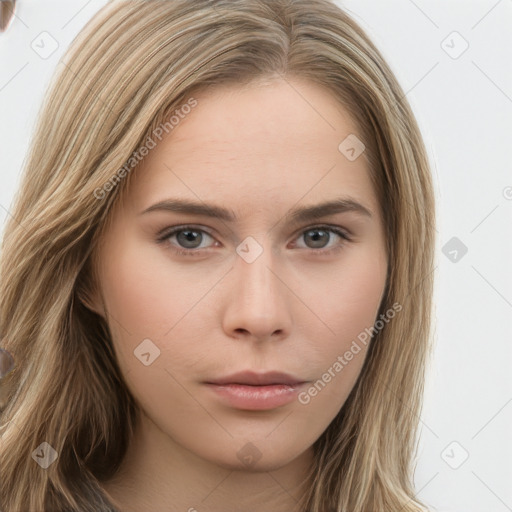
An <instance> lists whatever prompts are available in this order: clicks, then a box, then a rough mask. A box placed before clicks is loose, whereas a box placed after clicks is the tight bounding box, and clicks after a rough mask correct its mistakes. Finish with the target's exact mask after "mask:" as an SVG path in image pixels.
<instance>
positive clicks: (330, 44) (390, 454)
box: [0, 0, 435, 512]
mask: <svg viewBox="0 0 512 512" xmlns="http://www.w3.org/2000/svg"><path fill="white" fill-rule="evenodd" d="M273 77H274V78H275V77H277V78H279V77H281V78H283V79H287V80H288V79H292V78H293V77H297V78H301V79H306V80H309V81H311V82H313V83H315V84H318V85H320V86H323V87H326V88H327V89H328V90H329V91H330V92H331V94H333V95H334V96H335V97H336V98H338V99H339V101H340V103H341V104H342V105H343V106H344V107H345V108H346V109H348V111H349V112H350V113H351V115H352V116H353V119H354V120H355V121H356V122H357V123H358V126H359V127H360V131H361V134H362V136H363V140H364V142H365V144H366V151H365V157H366V158H368V160H369V163H370V164H371V178H372V180H373V183H374V186H375V190H376V193H377V194H378V198H379V200H380V205H381V210H382V215H383V218H384V221H385V230H386V236H387V244H388V257H389V270H388V281H387V285H386V291H385V295H384V298H383V300H382V304H381V309H380V311H379V313H383V312H385V311H388V310H389V309H390V308H392V305H393V304H396V303H399V304H400V305H401V307H402V310H401V311H400V314H397V315H396V317H395V318H393V320H391V321H389V322H387V323H386V325H385V326H384V327H383V328H382V329H380V330H378V332H376V333H375V334H374V336H373V339H372V343H371V344H370V345H369V348H368V353H367V357H366V359H365V362H364V366H363V368H362V371H361V374H360V376H359V378H358V380H357V382H356V385H355V386H354V388H353V390H352V392H351V394H350V396H349V398H348V399H347V401H346V403H345V404H344V406H343V407H342V409H341V411H340V412H339V414H338V416H337V417H336V418H335V419H334V420H333V422H332V423H331V424H330V425H329V427H328V428H327V430H326V431H325V432H324V433H323V434H322V436H321V437H320V438H319V439H318V441H317V442H316V443H315V445H314V452H315V464H314V467H313V468H312V471H311V475H310V478H309V480H308V487H307V489H308V491H307V493H306V495H305V497H304V506H303V510H304V511H307V512H327V511H331V510H334V511H338V512H341V511H344V512H370V511H371V512H377V511H379V512H389V511H390V510H392V511H398V510H400V511H401V512H413V511H415V512H417V511H419V510H425V509H426V507H425V506H424V505H423V504H422V503H421V502H420V501H419V500H418V499H416V498H415V496H414V488H413V484H412V479H411V475H412V472H413V457H414V456H415V451H416V443H417V437H416V436H417V426H418V422H419V415H420V412H421V402H422V394H423V385H424V375H425V367H426V364H427V362H428V355H429V353H430V351H431V345H430V322H431V299H432V288H433V277H432V271H433V258H434V245H435V236H434V231H435V229H434V223H435V212H434V209H435V205H434V194H433V187H432V182H431V175H430V169H429V162H428V158H427V155H426V151H425V147H424V144H423V141H422V138H421V134H420V131H419V128H418V126H417V123H416V121H415V118H414V115H413V113H412V110H411V108H410V106H409V104H408V102H407V100H406V98H405V95H404V92H403V90H402V89H401V87H400V85H399V84H398V83H397V81H396V79H395V77H394V75H393V73H392V71H391V69H390V68H389V67H388V65H387V64H386V62H385V61H384V59H383V57H382V55H381V54H380V53H379V51H378V50H377V49H376V47H375V46H374V44H373V43H372V42H371V40H370V39H369V37H368V36H367V35H366V34H365V32H364V31H363V30H362V28H361V27H360V26H358V25H357V24H356V22H355V21H354V20H353V19H351V18H350V17H349V16H348V15H347V14H346V13H344V12H343V11H342V10H341V9H340V8H339V7H338V6H336V5H335V4H334V3H333V2H331V1H329V0H258V1H256V0H195V1H189V0H172V1H162V0H129V1H113V2H110V3H108V4H107V5H106V6H105V7H104V8H102V9H101V10H100V11H99V12H98V13H97V14H96V15H95V16H94V18H93V19H92V20H91V21H90V22H89V23H88V24H87V26H86V27H85V28H84V29H83V30H82V31H81V32H80V34H79V35H78V36H77V38H76V39H75V40H74V41H73V43H72V45H71V47H70V48H69V50H68V51H67V53H66V55H65V56H64V58H63V60H62V62H61V63H60V65H59V69H58V72H57V73H56V75H55V77H54V80H53V82H52V84H51V87H50V90H49V92H48V94H47V96H46V100H45V103H44V105H43V108H42V110H41V113H40V117H39V118H38V122H37V125H36V131H35V133H34V136H33V140H32V144H31V148H30V152H29V155H28V158H27V161H26V166H25V168H24V174H23V177H22V183H21V187H20V190H19V193H18V195H17V197H16V199H15V201H14V203H13V206H12V208H11V214H10V217H9V220H8V222H7V224H6V227H5V233H4V239H3V245H2V252H1V260H0V315H1V316H0V339H1V345H2V347H3V348H5V349H7V350H8V351H9V352H10V353H11V354H12V355H13V356H14V359H15V362H16V367H15V369H14V370H13V371H12V372H11V373H10V374H9V375H8V377H6V378H5V379H4V383H3V386H5V388H6V389H7V390H8V401H7V403H6V404H5V406H4V408H3V410H2V411H1V415H0V420H1V421H0V428H1V430H0V432H1V446H0V467H1V469H2V475H1V484H0V509H1V510H2V512H40V511H43V510H44V511H48V512H50V511H51V512H64V511H71V510H72V511H80V512H83V511H88V512H100V511H104V512H106V511H111V510H115V509H114V507H113V506H112V504H111V503H109V501H108V499H107V497H106V496H105V494H104V493H103V492H102V489H101V487H100V483H101V482H102V481H106V480H107V479H109V478H110V477H111V476H113V475H114V474H115V472H116V470H117V469H118V468H119V466H120V463H121V461H122V459H123V455H124V453H125V451H126V449H127V446H128V443H129V441H130V438H131V436H132V435H133V432H134V425H135V421H136V418H137V414H138V411H137V408H136V405H135V403H134V400H133V398H132V397H131V395H130V393H129V391H128V389H127V387H126V385H125V381H124V380H123V376H122V374H121V372H120V369H119V367H118V365H117V362H116V359H115V357H114V352H113V348H112V342H111V336H110V332H109V329H108V327H107V325H106V324H105V323H104V321H103V319H102V318H101V317H100V316H98V315H96V314H95V313H93V312H92V311H90V310H89V309H88V308H87V307H86V306H85V305H84V301H85V300H86V299H87V297H88V296H89V295H88V294H89V293H90V291H91V290H92V289H93V287H94V286H95V284H96V281H95V276H94V274H93V270H92V265H91V255H92V254H93V251H94V249H95V247H96V244H97V242H98V240H99V238H100V236H101V234H102V232H103V229H104V228H105V227H106V225H107V222H108V221H109V219H110V213H111V211H112V208H114V206H115V205H116V204H117V201H119V200H120V198H121V197H122V196H123V193H124V191H126V190H127V187H128V186H129V183H130V178H131V177H132V176H133V174H134V172H136V171H135V170H134V171H133V172H132V171H127V170H126V169H127V167H126V162H127V161H128V160H129V159H130V158H132V156H133V154H134V151H136V150H137V148H140V147H141V146H142V145H143V144H144V141H146V140H147V138H148V136H149V135H150V134H152V133H153V132H154V130H155V129H156V128H157V127H158V126H160V125H161V124H162V122H165V121H166V120H168V119H169V117H170V116H171V115H172V114H173V112H176V111H177V110H178V109H179V108H180V107H182V105H185V104H186V103H187V102H189V101H190V99H191V98H192V97H193V94H195V93H197V92H198V91H200V90H201V89H203V88H207V87H216V86H222V85H223V84H225V85H228V84H231V85H233V84H239V85H242V84H248V83H251V82H253V81H255V80H260V79H268V78H273ZM212 129H213V128H212ZM340 142H341V141H340ZM123 167H124V169H125V172H124V173H123V176H124V174H126V176H124V178H123V179H119V180H118V182H116V186H112V187H110V188H109V190H108V193H107V192H105V184H106V183H112V177H113V176H116V172H117V171H118V170H119V169H122V168H123ZM119 175H120V174H119V173H118V174H117V176H119ZM98 191H101V194H100V193H99V192H98ZM42 443H47V445H46V444H42ZM48 445H49V446H48ZM50 447H51V449H53V450H55V454H54V452H53V451H52V450H51V449H50ZM38 450H39V452H40V453H41V456H42V454H45V457H47V458H48V457H51V455H52V454H54V455H57V456H58V458H57V460H56V462H55V463H53V464H50V465H49V466H48V467H46V468H43V467H42V465H41V464H36V462H35V461H36V460H37V456H38V453H39V452H38ZM48 462H50V459H48Z"/></svg>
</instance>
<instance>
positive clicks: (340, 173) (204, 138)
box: [132, 80, 375, 208]
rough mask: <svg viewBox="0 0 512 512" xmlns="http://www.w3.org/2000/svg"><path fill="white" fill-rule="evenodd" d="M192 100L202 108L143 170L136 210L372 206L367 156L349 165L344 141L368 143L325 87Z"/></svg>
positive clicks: (276, 84) (233, 92)
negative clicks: (353, 202) (164, 202)
mask: <svg viewBox="0 0 512 512" xmlns="http://www.w3.org/2000/svg"><path fill="white" fill-rule="evenodd" d="M193 97H194V98H195V99H196V101H197V106H196V107H195V108H193V109H192V110H191V111H190V113H189V114H187V115H186V116H183V119H181V120H180V121H179V124H178V125H177V126H175V127H174V128H173V129H172V131H170V132H169V133H168V134H166V135H165V136H164V137H163V138H162V140H161V141H156V142H157V146H156V147H155V148H154V149H152V150H151V152H150V153H149V155H148V156H146V157H145V159H144V160H143V162H142V165H141V166H140V169H138V172H137V177H136V184H134V186H133V188H132V192H133V193H132V196H133V200H134V201H135V202H136V203H137V205H138V206H139V207H141V208H142V207H143V206H145V205H147V202H150V201H155V202H156V201H158V200H161V199H163V198H164V196H165V195H166V194H167V195H169V194H174V195H175V194H176V193H178V194H179V195H180V196H182V197H192V196H195V199H197V197H199V198H206V197H215V198H216V199H217V200H218V201H221V202H223V201H224V202H229V203H230V204H233V203H236V201H237V198H239V199H240V200H242V197H243V198H244V199H243V201H244V204H245V205H246V206H247V205H248V202H249V203H251V207H253V206H256V207H257V206H258V205H259V206H260V207H262V206H263V205H265V204H267V205H271V204H272V202H275V201H280V202H281V203H283V202H284V201H288V202H290V203H295V202H297V201H298V200H299V199H300V198H301V197H305V196H306V195H307V199H308V200H309V201H314V200H315V196H318V197H322V198H325V195H326V194H327V193H329V192H330V191H332V192H333V194H336V196H338V195H339V193H343V192H346V193H347V194H349V195H352V196H353V197H354V196H359V198H363V197H364V198H366V201H367V203H369V204H371V205H372V206H375V204H374V203H375V197H374V194H373V190H372V186H371V182H370V177H369V169H368V160H367V158H366V155H365V154H364V152H363V153H362V154H361V155H360V156H359V157H358V158H356V159H355V160H350V159H349V158H347V156H346V154H345V153H344V152H343V151H342V150H340V144H341V143H343V141H345V140H346V139H347V137H354V136H356V137H357V138H358V139H360V140H361V139H362V138H363V136H362V134H361V133H360V132H359V129H358V127H357V123H356V122H355V120H353V119H352V118H351V117H350V115H349V114H348V112H347V111H346V110H345V108H344V107H343V106H342V105H341V104H340V103H339V101H338V100H337V98H336V97H335V96H334V95H333V94H332V93H331V92H330V91H328V90H326V89H325V88H323V87H321V86H318V85H316V84H312V83H310V82H307V81H297V80H293V81H291V80H275V81H272V82H270V83H265V84H251V85H249V86H244V87H236V86H230V87H216V88H214V89H212V90H208V91H202V92H200V93H198V94H197V95H194V96H193ZM283 191H286V197H283ZM234 208H236V206H234Z"/></svg>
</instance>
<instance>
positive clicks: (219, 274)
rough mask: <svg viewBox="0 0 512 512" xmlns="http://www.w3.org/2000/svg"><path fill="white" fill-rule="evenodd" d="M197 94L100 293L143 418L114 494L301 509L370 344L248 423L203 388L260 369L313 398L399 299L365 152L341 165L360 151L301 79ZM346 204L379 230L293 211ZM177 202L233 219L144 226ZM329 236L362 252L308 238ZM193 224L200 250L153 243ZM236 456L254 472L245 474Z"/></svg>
mask: <svg viewBox="0 0 512 512" xmlns="http://www.w3.org/2000/svg"><path fill="white" fill-rule="evenodd" d="M194 97H195V98H196V99H197V100H198V106H197V107H195V108H194V109H193V110H192V112H191V113H190V114H189V115H188V116H187V117H186V118H185V119H184V120H182V121H181V122H180V124H179V125H178V126H177V127H176V128H175V129H174V130H173V131H172V132H170V133H169V135H167V136H166V137H165V138H163V140H162V141H161V142H160V143H159V144H158V146H157V147H156V148H154V149H152V150H151V152H150V154H149V155H148V156H147V157H146V158H145V159H144V161H143V162H142V164H141V165H140V168H138V169H137V170H136V174H135V175H134V176H132V178H133V181H132V183H131V184H130V189H129V191H128V194H127V196H126V197H125V200H124V201H123V202H122V203H120V206H119V207H118V208H117V210H116V211H114V212H113V214H112V215H113V217H112V223H111V225H110V227H109V228H108V230H107V231H106V232H105V233H104V236H103V238H102V240H101V244H100V246H99V248H98V252H97V254H96V257H97V258H96V259H97V265H98V266H97V269H98V276H99V288H98V289H99V292H98V294H97V295H96V296H93V300H92V302H91V303H89V304H88V305H89V307H91V309H93V310H95V311H96V312H98V314H101V315H102V316H104V317H105V319H106V321H107V322H108V324H109V326H110V329H111V332H112V336H113V343H114V347H115V351H116V355H117V358H118V360H119V364H120V368H121V370H122V372H123V374H124V377H125V380H126V382H127V385H128V387H129V389H130V391H131V393H132V394H133V396H134V397H135V399H136V401H137V403H138V404H139V406H140V408H141V413H142V414H141V421H140V422H139V424H138V425H137V430H136V435H135V438H134V440H133V443H132V445H131V446H130V448H129V450H128V453H127V456H126V458H125V460H124V463H123V466H122V468H121V470H120V471H119V473H118V474H117V476H116V478H114V479H113V480H111V481H109V482H106V483H105V484H104V489H105V491H106V492H107V494H108V496H110V498H111V499H112V501H113V503H114V504H116V506H117V507H118V508H119V510H121V511H123V512H132V511H133V512H136V511H140V510H153V511H169V510H171V509H172V510H183V511H190V512H192V511H194V510H197V511H198V512H206V511H212V512H213V511H217V512H218V511H220V510H222V511H223V512H230V511H232V512H234V511H238V510H240V509H243V510H244V511H245V512H256V511H261V510H272V511H274V512H281V511H298V510H299V505H298V499H299V498H300V496H301V492H302V491H303V488H302V487H301V484H302V483H303V480H304V477H305V474H306V471H307V470H308V469H309V468H310V467H311V464H312V461H313V451H312V445H313V443H314V442H315V441H316V440H317V439H318V438H319V437H320V436H321V434H322V433H323V432H324V431H325V430H326V428H327V427H328V426H329V424H330V423H331V421H332V420H333V419H334V417H335V416H336V415H337V414H338V412H339V411H340V408H341V407H342V405H343V404H344V402H345V400H346V398H347V396H348V395H349V393H350V391H351V389H352V388H353V386H354V384H355V382H356V379H357V377H358V375H359V373H360V370H361V367H362V364H363V362H364V357H365V354H366V350H367V347H364V346H362V350H361V351H360V352H359V353H358V354H357V355H355V356H354V357H353V359H352V360H351V361H350V362H348V364H347V365H346V366H345V367H344V368H343V371H342V372H340V373H338V374H336V376H335V377H334V378H332V379H331V381H330V382H329V383H328V384H327V385H326V386H325V387H324V389H323V390H322V391H321V392H319V393H318V394H317V395H316V396H315V397H313V398H311V400H310V402H309V403H308V404H306V405H305V404H302V403H300V402H299V401H298V400H293V401H292V402H291V403H288V404H286V405H283V406H280V407H276V408H274V409H271V410H262V411H249V410H241V409H238V408H234V407H231V406H229V405H226V403H224V402H223V401H222V400H220V399H219V397H218V396H217V395H216V394H215V393H213V392H212V391H211V390H210V389H208V388H207V386H206V385H205V384H204V381H205V380H208V379H213V378H219V377H222V376H226V375H229V374H231V373H233V372H235V371H241V370H248V369H252V370H254V371H258V372H263V371H270V370H277V371H284V372H287V373H290V374H293V375H295V376H297V377H300V378H301V379H302V380H304V381H309V382H310V383H314V382H316V381H317V380H318V379H321V378H322V375H323V374H324V373H325V372H327V371H328V369H329V368H330V367H332V366H333V363H334V362H335V361H336V360H337V358H338V356H340V355H343V354H344V353H345V352H346V351H347V350H348V349H349V348H350V345H351V343H352V342H353V341H354V340H355V339H356V337H357V335H358V334H359V333H361V332H362V331H363V330H364V329H365V328H369V327H371V326H372V325H373V324H374V322H375V320H376V315H377V312H378V308H379V305H380V303H381V300H382V297H383V292H384V289H385V284H386V270H387V255H386V250H385V239H384V229H383V224H382V219H381V216H380V214H379V205H378V201H377V198H376V195H375V192H374V190H373V187H372V184H371V181H370V176H369V169H368V167H367V165H368V161H367V159H366V156H365V154H364V153H363V154H362V155H361V156H360V157H359V158H357V159H356V160H354V161H349V159H347V158H346V157H345V155H344V154H342V153H341V152H340V151H339V150H338V146H339V144H340V143H341V142H342V141H343V140H344V139H345V138H346V137H347V136H348V135H349V134H356V135H358V136H359V138H360V139H361V138H362V136H361V135H360V134H359V132H358V129H357V126H356V124H355V123H354V122H353V120H352V119H351V118H350V116H349V115H348V114H347V112H346V111H345V110H344V109H343V108H342V107H341V106H340V105H339V104H338V103H337V101H336V99H335V98H334V97H333V96H332V95H331V94H330V93H329V92H328V91H326V90H325V89H323V88H320V87H319V86H317V85H315V84H311V83H309V82H306V81H300V80H298V79H294V80H287V81H284V80H282V79H276V80H275V81H271V82H266V83H257V84H252V85H251V86H246V87H243V88H240V87H225V86H224V87H221V88H216V89H213V90H210V91H207V92H203V93H201V94H199V95H196V96H194ZM339 197H345V198H347V197H348V198H350V199H352V200H354V201H357V202H358V203H360V204H362V205H363V206H365V207H366V208H367V209H368V210H369V211H370V213H371V216H366V215H363V214H360V213H359V212H357V211H348V212H341V213H336V214H331V215H328V216H325V217H322V218H319V219H314V220H309V221H305V222H302V223H300V224H298V225H292V224H290V222H288V221H286V220H285V215H286V213H287V212H288V211H289V210H290V209H292V208H296V207H301V206H311V205H316V204H318V203H321V202H324V201H327V200H331V199H335V198H339ZM168 198H180V199H185V198H186V199H190V200H194V201H205V202H208V203H214V204H216V205H221V206H224V207H227V208H229V209H231V210H232V211H233V212H234V214H236V217H237V220H236V221H234V222H227V221H222V220H219V219H216V218H212V217H207V216H198V215H191V214H184V213H179V212H171V211H152V212H150V213H145V214H140V212H142V211H143V210H145V209H146V208H148V207H149V206H151V205H153V204H155V203H157V202H159V201H162V200H164V199H168ZM198 198H199V199H198ZM325 224H327V225H329V226H332V227H339V228H340V229H342V230H344V231H345V232H346V233H347V234H350V240H349V241H347V240H344V239H343V238H341V237H340V236H339V235H337V234H336V233H334V232H330V231H326V232H325V231H322V229H321V228H317V229H320V232H317V231H314V232H313V233H312V234H311V233H310V231H311V229H313V228H315V227H317V226H319V225H320V226H322V225H325ZM183 225H192V226H193V228H194V229H195V232H196V233H197V231H198V230H201V231H199V234H196V235H195V237H192V238H189V239H188V244H187V239H185V238H183V232H182V235H181V237H180V239H179V238H178V236H177V235H174V236H172V237H170V238H169V239H168V240H167V241H166V242H165V243H163V244H158V243H157V238H158V234H159V232H161V231H162V230H163V229H164V228H167V227H172V226H183ZM184 229H185V228H184ZM185 231H187V230H186V229H185ZM308 234H309V236H308ZM201 235H202V238H201ZM315 235H316V236H317V237H318V236H319V235H320V237H319V238H317V239H316V241H315V238H314V237H315ZM249 236H250V237H253V238H254V239H255V240H256V241H257V242H258V243H259V244H260V246H261V248H262V249H263V252H262V254H261V255H259V257H258V258H257V259H255V261H253V262H252V263H248V262H247V261H246V260H244V259H243V258H242V257H241V256H239V254H237V252H236V249H237V247H238V246H239V245H240V244H241V243H242V242H243V241H244V239H246V237H249ZM183 240H184V241H183ZM173 248H174V249H178V250H179V249H182V250H187V249H188V250H189V252H193V251H196V255H195V256H193V255H192V256H185V255H179V254H177V253H176V252H174V250H173ZM331 248H338V250H336V251H334V252H331V253H325V254H323V255H322V254H321V250H322V249H324V250H325V249H331ZM251 250H254V248H253V249H251ZM197 254H199V255H197ZM145 339H150V340H151V342H152V343H153V344H154V346H156V347H158V349H159V350H160V355H159V357H157V358H156V359H155V360H154V361H153V362H152V363H151V364H149V365H148V366H146V365H144V364H142V363H141V361H140V360H139V359H138V358H137V357H135V356H134V351H136V350H137V347H138V346H139V345H140V344H141V342H142V341H143V340H145ZM331 372H332V371H331ZM310 385H311V384H310ZM248 443H252V445H253V447H251V446H250V445H249V447H248ZM244 447H245V448H244ZM244 449H245V452H244V451H243V450H244ZM240 450H242V453H246V452H247V450H249V452H250V454H252V455H254V459H257V458H258V456H259V460H257V461H256V462H254V461H253V462H252V463H250V464H247V462H243V460H241V457H239V451H240Z"/></svg>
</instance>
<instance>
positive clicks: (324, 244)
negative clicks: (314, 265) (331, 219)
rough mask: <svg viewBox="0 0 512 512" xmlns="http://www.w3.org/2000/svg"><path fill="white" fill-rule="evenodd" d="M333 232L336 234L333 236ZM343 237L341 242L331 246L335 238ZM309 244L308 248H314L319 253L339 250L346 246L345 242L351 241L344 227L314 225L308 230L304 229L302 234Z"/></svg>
mask: <svg viewBox="0 0 512 512" xmlns="http://www.w3.org/2000/svg"><path fill="white" fill-rule="evenodd" d="M333 234H334V235H335V236H334V237H333ZM336 237H337V238H341V240H342V241H341V243H339V242H338V243H337V244H336V243H335V244H331V246H330V247H329V246H328V244H329V242H331V241H332V240H333V239H334V238H336ZM300 238H303V239H304V240H305V241H306V243H307V244H309V245H306V249H314V250H315V251H314V252H316V253H319V254H328V253H331V252H334V251H338V250H340V249H342V248H343V247H344V246H345V242H348V241H350V238H349V236H348V234H347V233H346V232H345V231H343V230H342V229H340V228H338V227H334V226H314V227H311V228H309V229H307V230H306V231H302V234H301V236H300V237H299V239H300Z"/></svg>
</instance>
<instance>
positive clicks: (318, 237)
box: [305, 229, 329, 249]
mask: <svg viewBox="0 0 512 512" xmlns="http://www.w3.org/2000/svg"><path fill="white" fill-rule="evenodd" d="M311 233H321V234H322V235H323V238H324V242H325V243H327V242H328V241H329V232H328V231H326V230H324V229H311V230H310V231H307V232H306V234H305V236H306V238H308V237H309V235H310V234H311ZM322 235H320V236H316V235H313V236H311V237H310V238H311V239H312V240H313V244H314V246H313V248H315V249H318V248H320V249H321V248H322V247H323V246H324V245H325V244H323V245H322V239H321V238H322ZM319 239H320V240H319ZM319 242H320V246H318V245H317V244H318V243H319Z"/></svg>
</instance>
